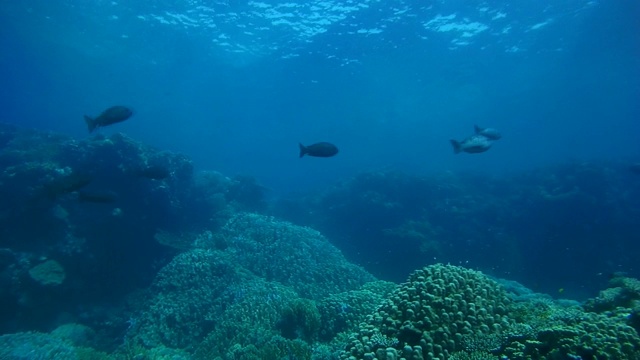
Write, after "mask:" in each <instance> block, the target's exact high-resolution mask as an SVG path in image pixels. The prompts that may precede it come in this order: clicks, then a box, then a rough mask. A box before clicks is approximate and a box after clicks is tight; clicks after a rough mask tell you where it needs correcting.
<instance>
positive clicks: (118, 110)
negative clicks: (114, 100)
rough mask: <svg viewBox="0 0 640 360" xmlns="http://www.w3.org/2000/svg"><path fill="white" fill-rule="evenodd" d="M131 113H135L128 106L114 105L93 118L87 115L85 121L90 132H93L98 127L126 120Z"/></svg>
mask: <svg viewBox="0 0 640 360" xmlns="http://www.w3.org/2000/svg"><path fill="white" fill-rule="evenodd" d="M131 115H133V110H131V109H129V108H128V107H126V106H112V107H110V108H108V109H107V110H105V111H103V112H102V114H100V115H98V117H95V118H91V117H89V116H87V115H85V116H84V121H85V122H86V123H87V126H88V127H89V132H93V130H95V129H96V128H99V127H103V126H107V125H111V124H115V123H119V122H122V121H125V120H127V119H128V118H130V117H131Z"/></svg>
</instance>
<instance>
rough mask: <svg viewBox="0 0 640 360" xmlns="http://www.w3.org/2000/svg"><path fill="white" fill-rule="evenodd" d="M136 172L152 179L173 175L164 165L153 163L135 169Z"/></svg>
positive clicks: (140, 175)
mask: <svg viewBox="0 0 640 360" xmlns="http://www.w3.org/2000/svg"><path fill="white" fill-rule="evenodd" d="M135 174H136V175H137V176H139V177H144V178H147V179H152V180H162V179H166V178H168V177H169V176H171V171H169V169H167V168H166V167H164V166H160V165H151V166H147V167H144V168H140V169H138V170H137V171H135Z"/></svg>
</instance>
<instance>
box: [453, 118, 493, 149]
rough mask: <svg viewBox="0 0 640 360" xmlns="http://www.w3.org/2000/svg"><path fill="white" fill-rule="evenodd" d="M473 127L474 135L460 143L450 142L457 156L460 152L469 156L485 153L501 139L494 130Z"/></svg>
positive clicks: (456, 141)
mask: <svg viewBox="0 0 640 360" xmlns="http://www.w3.org/2000/svg"><path fill="white" fill-rule="evenodd" d="M473 127H474V129H475V134H473V135H471V136H469V137H468V138H466V139H464V140H462V141H458V140H453V139H451V140H450V141H451V145H452V146H453V152H454V153H455V154H459V153H460V152H466V153H469V154H477V153H482V152H485V151H487V150H489V149H490V148H491V145H493V142H494V141H496V140H498V139H500V138H501V137H502V135H501V134H500V133H499V132H498V131H497V130H496V129H492V128H481V127H479V126H478V125H474V126H473Z"/></svg>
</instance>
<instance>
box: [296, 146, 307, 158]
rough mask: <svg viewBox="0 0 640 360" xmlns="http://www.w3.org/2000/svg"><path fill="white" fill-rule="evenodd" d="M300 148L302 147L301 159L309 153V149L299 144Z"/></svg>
mask: <svg viewBox="0 0 640 360" xmlns="http://www.w3.org/2000/svg"><path fill="white" fill-rule="evenodd" d="M298 146H300V157H303V156H304V155H305V154H306V153H307V147H306V146H304V145H302V144H301V143H298Z"/></svg>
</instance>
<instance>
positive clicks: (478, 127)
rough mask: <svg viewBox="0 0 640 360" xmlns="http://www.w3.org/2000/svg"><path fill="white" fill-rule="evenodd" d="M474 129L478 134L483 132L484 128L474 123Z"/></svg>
mask: <svg viewBox="0 0 640 360" xmlns="http://www.w3.org/2000/svg"><path fill="white" fill-rule="evenodd" d="M473 129H474V130H475V132H476V134H480V133H481V132H482V130H484V129H483V128H481V127H480V126H478V125H473Z"/></svg>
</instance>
